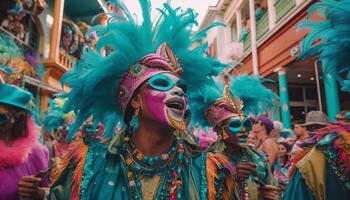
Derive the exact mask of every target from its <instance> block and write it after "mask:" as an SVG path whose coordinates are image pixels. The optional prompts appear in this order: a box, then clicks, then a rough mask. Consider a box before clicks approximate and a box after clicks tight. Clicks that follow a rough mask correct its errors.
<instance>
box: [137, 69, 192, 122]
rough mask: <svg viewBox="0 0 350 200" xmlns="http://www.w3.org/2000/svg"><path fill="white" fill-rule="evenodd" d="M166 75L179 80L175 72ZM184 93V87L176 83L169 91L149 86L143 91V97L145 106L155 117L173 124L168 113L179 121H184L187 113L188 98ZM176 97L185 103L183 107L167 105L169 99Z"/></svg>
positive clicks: (175, 81)
mask: <svg viewBox="0 0 350 200" xmlns="http://www.w3.org/2000/svg"><path fill="white" fill-rule="evenodd" d="M164 75H166V76H168V77H170V78H171V79H172V80H173V81H174V83H177V81H178V80H179V78H178V77H177V76H175V75H173V74H170V73H164ZM183 94H184V92H183V91H182V89H181V88H179V87H178V86H176V85H174V87H172V88H171V89H170V90H168V91H160V90H156V89H153V88H151V87H149V86H147V87H146V88H145V89H144V91H143V93H142V99H143V100H144V101H143V104H144V105H143V106H145V107H146V109H147V110H148V111H149V113H150V114H151V116H152V117H154V119H156V120H157V121H159V122H160V123H162V124H168V125H170V126H173V125H172V123H171V122H170V120H169V119H168V115H170V116H171V118H173V119H176V120H178V121H182V120H183V118H184V115H185V110H186V107H187V99H186V98H185V97H184V95H183ZM174 99H177V100H178V101H180V102H182V103H183V109H174V108H171V107H168V106H167V105H166V103H167V102H168V101H173V100H174ZM167 114H168V115H167Z"/></svg>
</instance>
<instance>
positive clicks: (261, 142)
mask: <svg viewBox="0 0 350 200" xmlns="http://www.w3.org/2000/svg"><path fill="white" fill-rule="evenodd" d="M272 129H273V122H272V120H271V119H270V118H269V117H267V116H266V115H265V114H261V115H260V116H258V117H257V118H256V119H255V121H254V125H253V127H252V131H253V132H254V133H255V134H256V135H257V136H258V143H257V145H256V146H255V148H256V150H257V151H258V152H259V153H261V154H264V155H266V156H267V159H268V161H269V165H270V167H271V169H272V170H273V166H274V164H275V162H276V160H277V152H278V144H277V142H276V140H275V139H274V138H272V137H270V133H271V131H272Z"/></svg>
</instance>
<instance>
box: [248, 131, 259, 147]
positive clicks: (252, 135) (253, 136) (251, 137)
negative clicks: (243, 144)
mask: <svg viewBox="0 0 350 200" xmlns="http://www.w3.org/2000/svg"><path fill="white" fill-rule="evenodd" d="M257 141H258V137H257V136H256V134H255V133H254V132H253V131H250V132H249V135H248V139H247V143H248V145H249V146H251V147H253V148H255V146H256V143H257Z"/></svg>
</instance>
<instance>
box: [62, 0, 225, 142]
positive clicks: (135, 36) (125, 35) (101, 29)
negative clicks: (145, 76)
mask: <svg viewBox="0 0 350 200" xmlns="http://www.w3.org/2000/svg"><path fill="white" fill-rule="evenodd" d="M114 3H115V4H116V5H117V6H118V7H119V8H120V9H121V10H122V11H123V15H122V16H121V15H117V14H115V15H114V16H112V17H111V18H110V19H109V24H108V25H107V26H100V25H97V26H94V27H92V28H91V29H90V31H96V33H97V35H98V36H99V40H98V41H97V44H96V48H97V51H94V50H91V49H87V50H86V51H85V52H83V54H82V56H81V60H80V61H78V62H77V63H76V64H75V66H74V67H73V69H72V70H71V71H69V72H67V73H66V74H64V76H63V77H62V79H61V82H62V84H67V85H69V87H70V88H71V90H70V92H69V93H66V94H63V95H61V96H62V97H67V98H68V101H67V102H66V104H65V107H64V111H65V112H68V111H71V110H73V111H75V113H77V117H76V120H75V122H74V123H73V124H72V126H71V127H70V133H69V135H68V137H67V140H71V139H72V138H73V137H74V135H75V133H76V132H77V130H78V129H79V127H80V126H81V125H82V124H83V123H84V122H85V120H86V119H87V118H89V117H90V116H92V117H93V121H94V124H98V123H102V124H104V126H105V133H104V136H105V137H107V138H109V137H111V136H113V134H114V130H115V127H116V125H117V124H123V123H124V121H123V115H122V110H121V106H120V105H119V104H118V103H117V102H118V95H116V92H117V91H118V88H119V86H120V80H121V78H122V76H123V75H124V74H125V73H126V72H127V71H128V69H129V67H130V66H132V65H133V64H135V63H137V61H138V60H139V59H141V58H143V57H144V56H145V55H147V54H150V53H154V52H155V51H156V49H157V48H158V47H159V46H160V45H161V44H162V43H167V44H168V45H169V46H170V48H171V49H172V50H173V52H174V53H175V55H176V56H177V57H178V58H179V62H180V64H181V66H182V68H183V74H182V76H181V78H182V79H183V81H184V83H187V85H188V90H189V91H196V90H205V88H206V86H205V85H206V84H207V82H208V81H210V78H208V77H209V76H212V75H213V76H215V75H217V74H218V73H219V72H220V71H221V70H222V69H223V68H225V67H226V66H227V65H224V64H222V63H221V62H219V61H218V60H216V59H214V58H211V57H209V56H208V55H207V53H206V50H207V48H206V47H207V44H202V45H199V46H198V47H196V48H193V46H194V44H195V42H196V41H197V40H198V38H201V37H203V36H204V35H205V32H206V31H207V29H205V30H203V31H201V32H198V33H197V34H196V35H194V36H193V35H192V28H193V26H195V25H197V21H196V14H195V13H194V11H193V10H192V9H187V10H181V9H180V8H175V9H174V8H171V7H170V6H169V5H168V4H164V7H163V9H159V12H160V17H159V19H158V20H156V21H155V23H153V22H152V20H151V16H150V10H151V5H150V1H149V0H139V3H140V5H141V10H142V13H143V21H142V22H138V21H136V20H135V19H134V17H133V15H132V14H131V13H130V12H129V10H128V9H127V8H126V6H125V5H124V4H123V3H121V2H120V1H114ZM105 47H109V48H111V49H112V51H111V53H110V54H109V55H108V56H104V55H102V54H101V49H103V48H105ZM197 86H198V87H197Z"/></svg>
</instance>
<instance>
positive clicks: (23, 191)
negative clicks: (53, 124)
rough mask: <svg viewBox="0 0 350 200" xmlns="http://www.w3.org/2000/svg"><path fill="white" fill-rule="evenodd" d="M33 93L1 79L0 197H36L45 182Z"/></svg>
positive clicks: (44, 160)
mask: <svg viewBox="0 0 350 200" xmlns="http://www.w3.org/2000/svg"><path fill="white" fill-rule="evenodd" d="M31 99H32V95H31V94H30V93H29V92H27V91H24V90H23V89H20V88H18V87H16V86H13V85H10V84H5V83H0V152H1V153H0V199H11V200H17V199H18V200H19V199H20V198H34V199H35V198H37V197H38V196H40V194H42V193H43V191H42V190H38V188H37V187H35V185H39V186H47V184H48V180H47V177H45V173H42V172H43V171H45V170H47V169H48V162H49V155H48V151H47V149H46V148H45V147H44V146H43V145H41V144H40V143H39V131H38V129H37V126H36V124H35V122H34V120H33V118H32V113H33V109H32V107H31V106H30V105H31V104H30V101H31Z"/></svg>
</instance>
